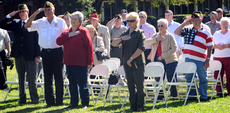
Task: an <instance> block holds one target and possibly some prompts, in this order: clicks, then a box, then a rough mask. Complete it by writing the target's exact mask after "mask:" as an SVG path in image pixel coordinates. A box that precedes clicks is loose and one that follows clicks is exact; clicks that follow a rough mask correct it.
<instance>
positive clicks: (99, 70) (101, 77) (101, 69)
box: [88, 64, 109, 106]
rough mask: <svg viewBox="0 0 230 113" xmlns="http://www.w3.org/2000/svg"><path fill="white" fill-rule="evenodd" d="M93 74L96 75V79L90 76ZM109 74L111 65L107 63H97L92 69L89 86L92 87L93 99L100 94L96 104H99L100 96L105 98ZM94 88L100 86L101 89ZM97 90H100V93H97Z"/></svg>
mask: <svg viewBox="0 0 230 113" xmlns="http://www.w3.org/2000/svg"><path fill="white" fill-rule="evenodd" d="M92 75H94V76H96V77H95V78H94V79H91V78H90V77H91V76H92ZM108 75H109V67H108V66H107V65H101V64H99V65H96V66H95V67H93V68H92V70H91V71H90V74H89V76H88V80H89V87H90V88H91V94H92V98H93V100H94V98H95V95H98V97H97V99H96V102H95V104H94V106H95V105H96V104H97V101H98V99H99V98H100V96H101V97H102V98H103V99H104V93H103V92H104V90H106V88H107V87H108ZM95 83H98V84H95ZM94 88H100V89H94ZM94 91H95V93H94ZM97 91H99V93H97V94H96V92H97Z"/></svg>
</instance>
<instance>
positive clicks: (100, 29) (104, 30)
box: [96, 24, 110, 54]
mask: <svg viewBox="0 0 230 113" xmlns="http://www.w3.org/2000/svg"><path fill="white" fill-rule="evenodd" d="M96 29H97V33H98V36H100V37H102V38H103V42H104V45H105V49H106V50H105V51H106V52H107V53H108V54H110V35H109V28H108V27H106V26H104V25H101V24H99V25H98V26H97V28H96Z"/></svg>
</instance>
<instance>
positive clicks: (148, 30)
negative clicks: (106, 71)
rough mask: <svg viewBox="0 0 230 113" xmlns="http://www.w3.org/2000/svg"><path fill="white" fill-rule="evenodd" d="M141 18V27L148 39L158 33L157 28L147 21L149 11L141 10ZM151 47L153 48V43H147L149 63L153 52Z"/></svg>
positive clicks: (146, 55)
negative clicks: (149, 56)
mask: <svg viewBox="0 0 230 113" xmlns="http://www.w3.org/2000/svg"><path fill="white" fill-rule="evenodd" d="M139 18H140V25H139V28H140V29H141V30H143V31H144V35H145V40H147V39H149V38H150V37H152V36H153V35H154V34H155V33H156V28H155V27H154V26H152V25H150V24H149V23H147V22H146V20H147V13H146V12H145V11H140V12H139ZM151 49H152V45H150V46H147V45H146V44H145V51H144V54H145V61H146V64H148V63H149V62H151V60H148V59H147V57H148V55H149V53H150V52H151Z"/></svg>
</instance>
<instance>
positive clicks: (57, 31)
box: [28, 16, 67, 49]
mask: <svg viewBox="0 0 230 113" xmlns="http://www.w3.org/2000/svg"><path fill="white" fill-rule="evenodd" d="M65 29H67V26H66V23H65V21H64V20H63V19H61V18H58V17H56V16H54V18H53V20H52V22H51V23H49V21H48V19H47V18H46V17H43V18H41V19H38V20H36V21H33V22H32V25H31V28H28V31H34V30H36V31H38V34H39V42H38V44H39V45H40V46H41V47H42V48H44V49H48V48H51V49H52V48H58V47H61V46H59V45H57V43H56V39H57V37H59V36H60V35H61V33H62V32H63V31H64V30H65Z"/></svg>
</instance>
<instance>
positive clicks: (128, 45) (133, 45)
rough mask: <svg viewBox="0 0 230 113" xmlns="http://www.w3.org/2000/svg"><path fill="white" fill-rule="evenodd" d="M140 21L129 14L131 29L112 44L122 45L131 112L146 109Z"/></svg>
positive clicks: (143, 47) (142, 40) (133, 13)
mask: <svg viewBox="0 0 230 113" xmlns="http://www.w3.org/2000/svg"><path fill="white" fill-rule="evenodd" d="M139 20H140V19H139V15H138V14H137V13H135V12H131V13H129V14H128V15H127V20H126V22H127V23H128V26H129V29H128V30H127V31H125V32H123V33H122V34H121V36H120V37H118V38H115V39H114V40H113V42H112V46H117V45H118V44H120V43H122V47H123V48H122V53H123V56H122V63H123V65H124V70H125V74H126V77H127V81H128V89H129V95H130V96H129V101H130V103H131V109H130V110H131V111H143V109H144V106H143V104H144V92H143V82H144V66H145V56H144V52H143V51H144V50H145V46H144V40H145V36H144V32H143V31H142V30H140V29H139V28H138V27H137V26H138V23H139Z"/></svg>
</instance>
